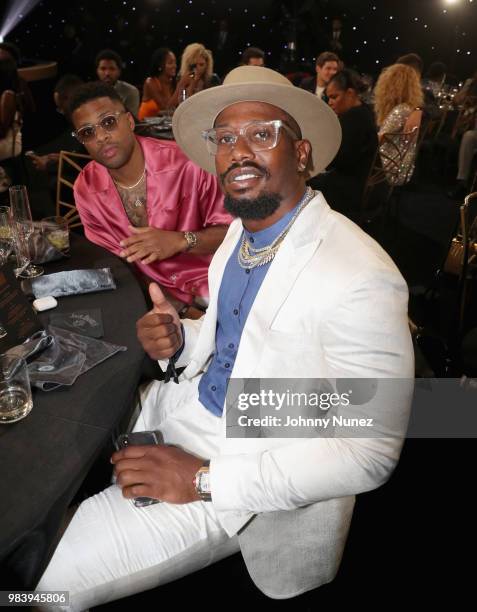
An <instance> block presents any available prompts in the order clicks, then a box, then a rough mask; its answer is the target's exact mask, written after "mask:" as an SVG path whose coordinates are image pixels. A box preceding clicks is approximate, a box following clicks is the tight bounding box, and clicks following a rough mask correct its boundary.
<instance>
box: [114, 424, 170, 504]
mask: <svg viewBox="0 0 477 612" xmlns="http://www.w3.org/2000/svg"><path fill="white" fill-rule="evenodd" d="M149 444H164V438H163V436H162V433H161V432H160V431H159V430H156V431H135V432H132V433H128V434H121V435H120V436H118V437H117V439H116V442H115V446H116V450H118V451H119V450H122V449H123V448H128V446H145V445H149ZM131 501H132V502H133V503H134V505H135V506H136V507H137V508H142V507H144V506H151V505H152V504H158V503H160V500H159V499H154V498H152V497H135V498H134V499H132V500H131Z"/></svg>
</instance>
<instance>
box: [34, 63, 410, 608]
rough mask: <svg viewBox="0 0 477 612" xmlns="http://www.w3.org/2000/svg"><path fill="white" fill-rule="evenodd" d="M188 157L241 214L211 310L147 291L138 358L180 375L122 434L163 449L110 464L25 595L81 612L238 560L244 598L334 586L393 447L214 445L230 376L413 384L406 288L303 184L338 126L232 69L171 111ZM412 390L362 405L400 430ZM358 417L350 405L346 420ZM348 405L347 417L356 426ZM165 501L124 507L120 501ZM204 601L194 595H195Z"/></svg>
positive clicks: (282, 84)
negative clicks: (194, 309) (189, 314)
mask: <svg viewBox="0 0 477 612" xmlns="http://www.w3.org/2000/svg"><path fill="white" fill-rule="evenodd" d="M174 133H175V137H176V140H177V142H178V144H179V145H180V146H181V147H182V149H183V150H184V151H185V153H186V154H187V155H188V156H189V157H190V158H191V159H192V160H193V161H194V162H196V163H197V164H199V166H201V167H202V168H204V169H206V170H208V171H210V172H213V173H217V175H218V176H219V178H220V181H221V184H222V187H223V190H224V192H225V205H226V207H227V209H228V210H229V211H230V212H231V213H232V214H234V215H235V216H236V217H237V219H236V220H235V221H234V223H233V224H232V225H231V227H230V229H229V232H228V233H227V235H226V237H225V240H224V242H223V243H222V245H221V246H220V247H219V249H218V250H217V252H216V254H215V256H214V258H213V261H212V263H211V266H210V269H209V287H210V304H209V308H208V310H207V313H206V315H205V316H204V317H203V319H201V320H199V321H189V320H185V321H183V325H182V326H181V324H180V321H179V319H178V316H177V313H176V311H175V310H174V308H173V307H172V306H171V305H170V304H169V303H168V302H167V301H166V300H165V298H164V296H163V295H162V293H161V292H160V290H159V288H158V287H157V286H155V285H154V284H153V285H151V288H150V293H151V298H152V301H153V303H154V307H153V309H152V311H151V312H149V313H148V314H146V315H145V316H144V317H143V318H142V319H140V321H139V322H138V324H137V329H138V337H139V339H140V341H141V342H142V344H143V346H144V348H145V350H146V351H147V352H148V354H149V355H150V356H151V357H152V358H154V359H158V360H165V361H164V364H165V365H167V360H169V371H171V370H172V366H171V364H175V366H176V367H180V366H187V367H186V369H185V371H184V372H183V374H182V376H181V379H180V382H179V384H178V385H175V384H164V383H159V382H157V381H155V382H153V383H152V384H151V385H150V386H149V387H148V388H147V390H146V391H145V392H144V393H143V400H144V401H143V410H142V413H141V415H140V417H139V419H138V422H137V424H136V426H135V430H137V431H139V430H156V429H160V430H161V432H162V434H163V436H164V440H165V442H166V443H168V444H170V445H171V446H137V447H129V448H128V449H126V450H122V451H120V452H117V453H115V454H114V455H113V457H112V462H113V463H114V466H115V475H116V484H114V485H112V486H111V487H109V488H108V489H106V490H105V491H103V492H102V493H101V494H99V495H96V496H94V497H93V498H90V499H89V500H86V501H85V502H83V504H82V505H81V506H80V508H79V510H78V512H77V513H76V515H75V516H74V518H73V520H72V522H71V524H70V525H69V527H68V529H67V531H66V533H65V535H64V537H63V539H62V541H61V542H60V544H59V546H58V549H57V551H56V552H55V555H54V557H53V559H52V561H51V563H50V565H49V567H48V568H47V570H46V572H45V574H44V576H43V578H42V580H41V581H40V584H39V585H38V587H37V588H38V589H42V590H46V589H60V588H61V589H67V590H69V591H70V601H71V608H72V609H75V610H82V609H85V608H87V607H89V606H93V605H98V604H100V603H104V602H106V601H110V600H112V599H117V598H119V597H124V596H126V595H129V594H131V593H134V592H138V591H140V590H144V589H148V588H152V587H154V586H157V585H159V584H162V583H165V582H168V581H170V580H173V579H175V578H178V577H179V576H182V575H184V574H186V573H189V572H192V571H195V570H197V569H200V568H201V567H204V566H205V565H208V564H210V563H212V562H215V561H217V560H219V559H221V558H223V557H224V556H226V555H229V554H232V553H233V552H235V551H237V550H239V549H240V550H241V552H242V554H243V556H244V559H245V562H246V564H247V567H248V570H249V572H250V574H251V576H252V578H253V580H254V582H255V583H256V584H257V586H258V587H259V588H260V589H261V590H262V591H263V592H264V593H266V594H267V595H269V596H270V597H274V598H286V597H293V596H296V595H298V594H300V593H303V592H305V591H307V590H309V589H311V588H314V587H316V586H319V585H320V584H323V583H326V582H329V581H330V580H332V579H333V577H334V576H335V574H336V572H337V570H338V567H339V563H340V561H341V557H342V554H343V549H344V545H345V541H346V537H347V532H348V529H349V524H350V520H351V515H352V510H353V504H354V495H355V494H357V493H360V492H362V491H368V490H371V489H373V488H376V487H378V486H380V485H381V484H383V483H384V482H385V481H386V480H387V479H388V478H389V476H390V474H391V472H392V470H393V469H394V467H395V465H396V463H397V461H398V458H399V454H400V450H401V445H402V439H399V438H396V437H391V436H387V437H378V436H370V437H348V438H337V437H334V438H331V437H311V438H310V437H308V438H305V439H300V438H299V436H297V437H295V438H293V439H289V438H288V439H287V438H284V437H276V438H263V437H260V438H256V439H254V438H250V437H242V438H231V437H226V436H225V433H224V432H225V429H226V423H225V421H226V419H225V417H224V412H225V411H224V403H225V394H226V388H227V384H228V381H229V379H230V378H231V377H232V378H234V379H237V378H245V379H248V378H261V379H263V378H270V379H274V378H280V377H286V378H296V379H310V380H311V379H317V378H319V379H327V380H328V381H335V379H343V378H348V379H349V378H354V379H356V378H374V379H380V378H388V379H409V380H411V379H412V377H413V352H412V345H411V342H410V337H409V331H408V324H407V287H406V285H405V283H404V281H403V279H402V277H401V275H400V274H399V272H398V270H397V269H396V267H395V266H394V264H393V263H392V261H391V260H390V258H389V257H388V256H387V255H386V253H385V252H384V251H383V250H382V249H381V248H380V247H379V246H378V245H377V244H376V243H375V242H374V241H373V240H372V239H371V238H370V237H369V236H367V235H366V234H365V233H363V232H362V231H361V230H360V229H359V228H358V227H357V226H355V225H354V224H353V223H352V222H351V221H349V220H348V219H346V218H344V217H342V216H341V215H339V214H338V213H335V212H333V211H332V210H331V209H330V207H329V206H328V204H327V203H326V202H325V200H324V199H323V197H322V195H321V194H320V193H315V192H313V191H312V190H310V189H309V188H307V187H306V180H307V179H308V178H309V177H310V176H313V175H315V174H317V173H318V172H320V171H321V170H323V168H325V167H326V166H327V165H328V164H329V162H330V161H331V160H332V159H333V157H334V155H335V154H336V152H337V150H338V148H339V145H340V128H339V123H338V121H337V119H336V116H335V115H334V113H333V112H332V111H331V109H329V108H328V107H327V106H326V105H325V104H324V103H323V102H322V101H321V100H320V99H319V98H317V97H316V96H314V95H312V94H310V93H309V92H306V91H304V90H302V89H299V88H296V87H294V86H293V85H292V84H291V83H290V82H289V81H287V79H285V78H284V77H282V76H281V75H279V74H278V73H276V72H273V71H271V70H269V69H267V68H259V67H248V66H245V67H240V68H236V69H235V70H233V71H232V72H230V73H229V75H228V76H227V78H226V79H225V81H224V84H223V85H222V86H220V87H216V88H213V89H212V90H206V91H203V92H200V93H199V94H196V95H195V96H193V97H191V98H190V99H188V100H186V101H185V102H184V103H183V104H181V106H180V107H179V108H178V110H177V111H176V113H175V115H174ZM411 394H412V383H409V384H408V385H406V384H404V383H403V385H397V386H396V393H394V394H393V395H392V396H389V395H385V394H383V393H382V392H381V391H380V387H379V385H378V386H377V391H376V393H375V397H374V400H373V401H374V402H375V405H376V403H377V404H378V407H379V406H381V405H382V407H387V408H390V412H391V413H392V414H393V415H394V416H395V417H397V420H398V421H399V423H400V425H399V428H400V429H399V431H400V433H401V434H403V431H404V428H405V423H406V419H407V416H408V410H409V406H410V401H411ZM360 408H361V407H360V406H358V407H357V408H356V413H357V411H358V410H359V409H360ZM353 410H354V408H353V409H352V410H351V411H350V414H351V415H352V414H353ZM138 496H149V497H151V498H154V499H158V500H161V501H162V502H166V503H159V504H155V505H151V506H148V507H147V508H136V507H135V506H134V505H133V504H132V503H131V499H132V498H135V497H138ZM206 600H207V597H206Z"/></svg>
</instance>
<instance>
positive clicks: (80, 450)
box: [0, 236, 147, 589]
mask: <svg viewBox="0 0 477 612" xmlns="http://www.w3.org/2000/svg"><path fill="white" fill-rule="evenodd" d="M44 267H45V273H52V272H58V271H60V270H71V269H80V268H103V267H109V268H111V270H112V272H113V276H114V279H115V282H116V285H117V288H116V290H114V291H103V292H100V293H90V294H85V295H79V296H70V297H64V298H58V307H57V308H55V309H54V310H51V311H49V312H45V313H42V314H41V315H40V318H41V320H42V322H43V323H44V324H47V323H48V316H49V314H50V313H52V312H55V313H56V312H71V311H74V310H78V309H86V308H98V307H99V308H101V311H102V318H103V326H104V338H103V339H104V340H105V341H108V342H111V343H113V344H119V345H123V346H126V347H127V350H126V351H124V352H120V353H117V354H116V355H114V356H113V357H111V358H109V359H107V360H106V361H105V362H103V363H101V364H100V365H98V366H96V367H95V368H93V369H92V370H90V371H89V372H86V373H85V374H83V375H81V376H80V377H79V378H78V380H77V381H76V382H75V384H74V385H73V386H71V387H69V388H63V389H61V390H56V391H49V392H43V391H40V390H38V389H35V390H34V391H33V410H32V411H31V413H30V414H29V415H28V416H27V417H26V418H25V419H23V420H22V421H19V422H18V423H14V424H11V425H1V426H0V465H1V472H2V479H1V483H2V491H1V493H2V494H1V497H0V575H1V576H2V578H1V582H2V584H1V585H0V586H1V588H2V589H12V588H14V587H17V588H19V587H23V588H27V589H31V588H33V587H34V586H35V584H36V582H37V581H38V579H39V577H40V576H41V573H42V572H43V571H44V569H45V567H46V564H47V562H48V560H49V558H50V556H51V554H52V552H53V549H54V546H55V545H56V541H57V536H58V529H59V527H60V526H61V522H62V520H63V517H64V515H65V512H66V509H67V507H68V505H69V504H70V502H71V500H72V499H73V497H74V495H75V494H76V492H77V490H78V488H79V486H80V485H81V483H82V481H83V479H84V477H85V476H86V474H87V472H88V470H89V469H90V467H91V465H92V464H93V462H94V461H95V459H96V458H97V457H98V455H99V454H100V453H101V451H102V449H104V448H105V446H107V445H108V444H110V440H111V434H112V432H114V430H115V428H117V426H118V423H119V422H120V421H121V420H122V419H124V418H125V416H127V415H128V413H129V412H130V410H131V407H132V401H133V396H134V393H135V390H136V388H137V384H138V382H139V379H140V375H141V371H142V364H143V359H144V353H143V351H142V349H141V347H140V345H139V343H138V341H137V338H136V327H135V323H136V321H137V319H138V318H139V317H140V316H142V315H143V314H144V313H145V312H146V310H147V307H146V302H145V298H144V296H143V293H142V291H141V288H140V286H139V284H138V282H137V280H136V278H135V276H134V274H133V273H132V271H131V269H130V268H129V267H128V266H127V265H126V264H125V263H124V262H123V261H121V260H120V259H119V258H117V257H115V256H114V255H111V254H110V253H108V252H107V251H105V250H103V249H101V248H99V247H97V246H95V245H93V244H91V243H89V242H88V241H86V239H85V238H82V237H78V236H72V240H71V258H70V259H68V260H66V259H65V260H62V261H61V262H55V263H51V264H46V265H45V266H44Z"/></svg>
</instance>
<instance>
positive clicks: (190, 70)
mask: <svg viewBox="0 0 477 612" xmlns="http://www.w3.org/2000/svg"><path fill="white" fill-rule="evenodd" d="M196 68H197V64H189V73H190V74H191V75H192V76H194V74H195V69H196Z"/></svg>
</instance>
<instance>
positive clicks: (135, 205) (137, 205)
mask: <svg viewBox="0 0 477 612" xmlns="http://www.w3.org/2000/svg"><path fill="white" fill-rule="evenodd" d="M133 206H134V208H141V206H143V203H142V201H141V200H140V199H139V198H138V199H137V200H136V201H135V202H134V204H133Z"/></svg>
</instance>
